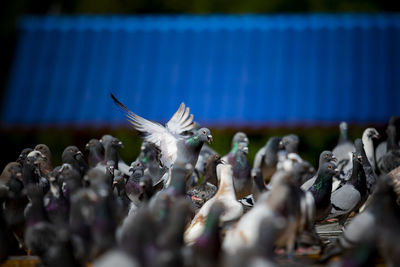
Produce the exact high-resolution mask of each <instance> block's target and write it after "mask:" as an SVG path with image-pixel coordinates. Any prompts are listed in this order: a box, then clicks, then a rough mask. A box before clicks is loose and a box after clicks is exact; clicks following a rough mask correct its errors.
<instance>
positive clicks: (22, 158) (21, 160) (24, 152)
mask: <svg viewBox="0 0 400 267" xmlns="http://www.w3.org/2000/svg"><path fill="white" fill-rule="evenodd" d="M32 151H33V149H32V148H24V149H23V150H22V151H21V154H19V156H18V159H17V160H16V162H18V163H19V164H21V165H24V162H25V159H26V157H27V156H28V154H29V153H31V152H32Z"/></svg>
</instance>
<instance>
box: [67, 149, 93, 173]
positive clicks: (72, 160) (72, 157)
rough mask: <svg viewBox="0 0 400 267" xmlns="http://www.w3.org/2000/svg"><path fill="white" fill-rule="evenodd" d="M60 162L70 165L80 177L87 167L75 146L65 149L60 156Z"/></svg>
mask: <svg viewBox="0 0 400 267" xmlns="http://www.w3.org/2000/svg"><path fill="white" fill-rule="evenodd" d="M61 160H62V163H68V164H71V165H72V167H73V168H74V169H75V170H77V171H78V172H79V173H80V175H81V176H83V175H84V174H85V173H86V172H87V170H88V166H87V164H86V162H85V160H84V159H83V154H82V152H81V151H80V150H79V149H78V148H77V147H76V146H68V147H66V148H65V149H64V151H63V153H62V155H61Z"/></svg>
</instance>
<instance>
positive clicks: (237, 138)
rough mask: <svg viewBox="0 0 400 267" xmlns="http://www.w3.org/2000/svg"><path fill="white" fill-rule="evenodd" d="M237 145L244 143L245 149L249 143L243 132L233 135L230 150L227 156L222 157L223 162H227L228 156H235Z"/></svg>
mask: <svg viewBox="0 0 400 267" xmlns="http://www.w3.org/2000/svg"><path fill="white" fill-rule="evenodd" d="M239 143H246V146H247V147H248V145H249V143H250V142H249V138H248V137H247V135H246V134H245V133H244V132H237V133H235V135H234V136H233V138H232V145H231V150H230V151H229V153H228V154H227V155H225V156H223V157H222V160H223V161H225V162H228V157H229V156H230V155H233V154H235V153H236V151H237V150H238V146H239Z"/></svg>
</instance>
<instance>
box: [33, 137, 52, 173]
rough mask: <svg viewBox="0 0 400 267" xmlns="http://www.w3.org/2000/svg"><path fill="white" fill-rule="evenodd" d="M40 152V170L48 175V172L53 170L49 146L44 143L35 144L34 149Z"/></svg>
mask: <svg viewBox="0 0 400 267" xmlns="http://www.w3.org/2000/svg"><path fill="white" fill-rule="evenodd" d="M34 150H37V151H39V152H40V153H42V156H43V157H42V161H41V162H40V171H41V172H42V173H43V174H44V175H45V176H48V175H49V174H50V172H51V171H52V170H53V163H52V160H53V158H52V155H51V151H50V148H49V147H48V146H47V145H45V144H39V145H37V146H35V149H34Z"/></svg>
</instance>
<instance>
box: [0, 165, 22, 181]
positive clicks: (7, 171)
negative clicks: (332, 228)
mask: <svg viewBox="0 0 400 267" xmlns="http://www.w3.org/2000/svg"><path fill="white" fill-rule="evenodd" d="M3 175H4V176H5V177H8V178H11V177H14V178H17V179H20V180H21V179H22V165H21V163H19V162H10V163H8V164H7V165H6V167H4V170H3V173H2V176H3Z"/></svg>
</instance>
